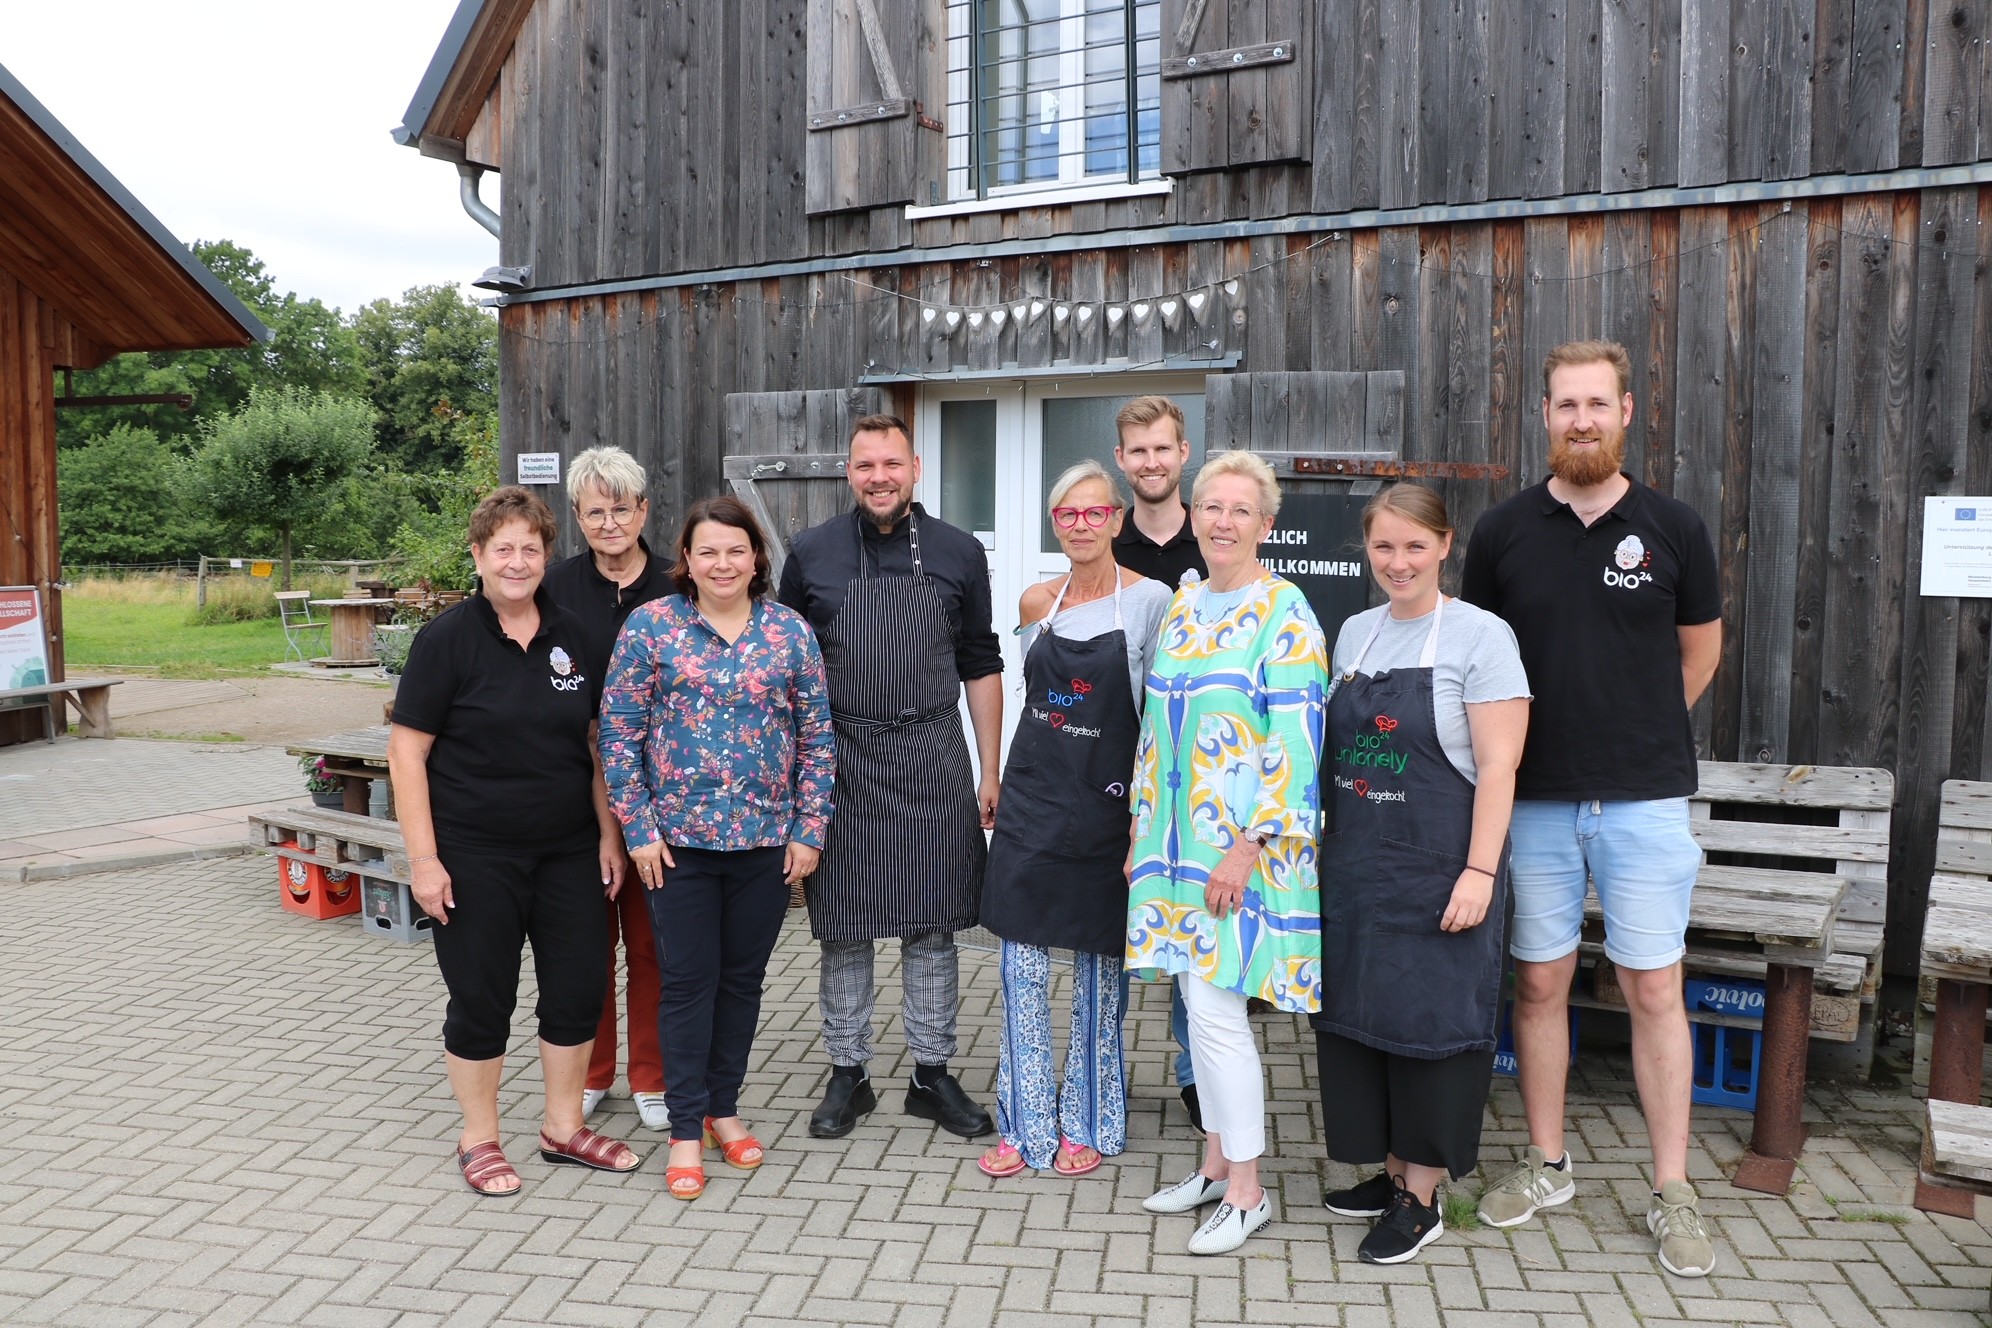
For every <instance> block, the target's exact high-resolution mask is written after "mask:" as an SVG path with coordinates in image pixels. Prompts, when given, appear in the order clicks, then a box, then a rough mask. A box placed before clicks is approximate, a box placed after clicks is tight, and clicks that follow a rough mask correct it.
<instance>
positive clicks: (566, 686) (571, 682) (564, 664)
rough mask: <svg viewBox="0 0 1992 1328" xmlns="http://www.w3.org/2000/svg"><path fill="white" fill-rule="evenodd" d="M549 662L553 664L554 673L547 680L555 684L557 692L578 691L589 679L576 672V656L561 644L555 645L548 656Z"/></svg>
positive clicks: (554, 687) (554, 688)
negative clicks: (570, 653)
mask: <svg viewBox="0 0 1992 1328" xmlns="http://www.w3.org/2000/svg"><path fill="white" fill-rule="evenodd" d="M547 663H548V664H551V665H552V666H553V675H554V676H553V677H551V678H548V679H547V681H548V682H550V683H552V684H553V690H554V691H556V692H578V691H580V690H581V686H582V684H583V683H585V682H587V681H588V680H587V679H586V678H584V677H582V676H581V675H580V674H578V673H576V672H574V657H573V656H572V655H569V654H568V653H567V652H566V651H565V650H562V649H561V648H560V647H559V646H555V647H554V648H553V653H552V654H550V655H548V656H547Z"/></svg>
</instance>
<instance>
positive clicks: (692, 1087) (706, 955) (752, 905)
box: [644, 845, 788, 1141]
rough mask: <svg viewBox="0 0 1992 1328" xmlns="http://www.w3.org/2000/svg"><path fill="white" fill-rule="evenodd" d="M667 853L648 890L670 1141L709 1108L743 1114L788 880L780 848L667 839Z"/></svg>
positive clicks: (695, 1127)
mask: <svg viewBox="0 0 1992 1328" xmlns="http://www.w3.org/2000/svg"><path fill="white" fill-rule="evenodd" d="M671 856H672V858H673V859H674V860H675V861H676V862H677V864H678V865H677V866H675V867H672V868H670V869H669V870H667V871H666V872H665V873H664V885H663V888H661V889H657V890H647V891H645V892H644V898H645V899H646V900H648V901H649V904H650V929H651V933H652V934H653V936H655V938H656V942H657V975H658V980H659V981H658V996H657V1042H658V1045H659V1047H660V1048H661V1049H662V1050H663V1053H664V1103H665V1105H666V1106H668V1107H669V1108H670V1109H671V1138H672V1139H673V1140H674V1141H675V1140H679V1139H697V1138H699V1137H700V1135H701V1133H702V1131H703V1129H704V1120H705V1118H706V1117H707V1116H718V1117H722V1118H724V1117H727V1116H737V1115H739V1114H740V1084H741V1082H742V1081H743V1080H744V1079H746V1077H747V1059H748V1057H749V1056H750V1055H751V1054H752V1053H753V1050H754V1029H755V1028H756V1026H757V1025H758V1024H759V1023H760V1021H761V988H762V985H763V983H764V982H765V980H766V978H767V975H768V956H769V955H771V954H773V953H774V949H775V941H776V940H777V939H778V938H779V937H780V936H781V933H782V920H783V919H784V918H786V917H787V916H788V886H787V885H786V884H784V883H783V881H782V857H783V850H782V849H779V848H749V849H739V850H736V851H734V852H720V851H717V850H713V849H702V848H679V847H678V846H676V845H673V846H672V848H671Z"/></svg>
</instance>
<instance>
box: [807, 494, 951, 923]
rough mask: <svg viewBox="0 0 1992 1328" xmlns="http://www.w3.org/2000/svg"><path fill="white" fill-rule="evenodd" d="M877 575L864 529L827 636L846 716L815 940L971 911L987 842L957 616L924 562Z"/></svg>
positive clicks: (813, 888) (817, 894)
mask: <svg viewBox="0 0 1992 1328" xmlns="http://www.w3.org/2000/svg"><path fill="white" fill-rule="evenodd" d="M907 520H908V521H909V522H911V523H912V524H911V526H910V528H909V529H908V532H907V534H908V539H909V541H910V543H911V545H912V553H913V575H912V576H910V577H906V576H892V577H883V576H874V575H872V573H871V571H870V569H869V565H868V564H867V563H866V561H865V551H864V532H863V530H862V529H861V528H860V527H858V526H857V525H856V523H853V525H852V529H853V531H854V532H855V533H856V535H857V537H858V541H859V547H858V576H857V579H856V580H854V581H852V582H851V583H850V584H849V585H848V586H847V587H846V588H845V593H844V607H843V608H842V609H841V610H840V611H839V612H838V614H837V616H836V618H834V619H833V620H832V621H831V622H830V623H829V625H828V626H826V627H823V628H821V629H820V630H819V631H818V632H817V634H816V639H817V642H818V643H819V644H820V645H821V646H822V648H823V666H824V671H825V673H827V674H828V676H829V681H830V718H831V720H832V722H833V723H834V724H835V726H836V730H837V787H836V805H837V814H836V815H835V816H834V817H832V818H831V821H830V830H829V834H828V836H827V838H826V839H825V841H824V844H823V858H822V861H821V862H819V863H818V864H817V868H816V872H815V874H814V875H813V876H811V877H810V878H809V886H808V895H807V897H808V901H809V925H810V930H811V931H812V932H813V933H814V934H815V936H816V939H817V940H819V941H865V940H878V939H881V938H883V937H888V936H900V937H904V936H917V935H920V934H922V933H924V932H935V931H950V932H951V931H960V930H962V929H963V928H966V927H971V926H974V925H975V920H976V915H977V914H978V912H979V911H980V909H981V904H982V864H983V860H984V858H985V857H986V856H987V853H988V848H987V842H986V841H985V840H984V838H983V834H982V818H981V815H980V813H979V811H978V810H977V807H976V802H975V775H974V771H973V769H972V768H971V767H970V765H969V760H968V743H967V741H966V740H965V739H964V738H963V736H962V727H961V716H960V711H959V710H957V709H956V701H957V698H958V697H959V696H960V692H961V681H960V675H959V674H958V673H957V671H956V669H955V630H954V625H953V623H951V622H950V621H949V620H948V614H947V609H946V607H945V606H944V605H943V604H942V603H941V596H940V592H939V591H938V590H936V589H935V586H934V583H933V582H932V581H931V580H929V579H928V578H927V576H926V574H925V572H924V570H923V569H922V566H921V562H920V518H919V517H918V516H917V515H915V514H913V513H908V514H907Z"/></svg>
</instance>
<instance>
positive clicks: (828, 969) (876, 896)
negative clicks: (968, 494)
mask: <svg viewBox="0 0 1992 1328" xmlns="http://www.w3.org/2000/svg"><path fill="white" fill-rule="evenodd" d="M844 473H845V478H846V479H847V480H848V482H849V483H850V486H851V493H852V494H853V496H854V497H855V498H856V500H857V501H856V504H855V505H854V506H853V507H852V509H851V510H850V511H848V512H846V513H844V514H843V515H842V516H836V517H832V518H831V519H830V520H828V521H825V522H823V523H822V524H821V525H818V526H812V527H811V528H810V529H808V530H805V531H803V532H802V533H801V534H800V535H798V536H796V537H795V541H794V544H793V545H792V547H791V549H790V551H789V557H788V561H787V563H786V564H785V565H784V566H783V568H782V584H781V593H780V596H779V598H780V600H781V602H782V603H783V604H785V605H787V606H788V607H789V608H792V609H794V610H796V611H797V612H799V613H802V614H803V615H805V616H806V617H808V619H809V621H810V625H811V626H812V627H814V628H815V629H816V637H817V641H818V642H819V644H821V646H822V647H823V664H824V669H825V672H826V673H827V674H828V676H829V683H830V718H831V722H832V724H833V726H834V727H835V729H836V734H837V784H836V791H835V799H836V807H837V814H836V816H835V817H833V818H832V820H831V822H830V829H829V833H828V835H827V837H826V838H825V840H824V844H823V857H822V860H821V862H820V863H819V864H818V866H817V869H816V874H815V875H814V876H812V877H811V878H810V880H809V883H808V886H807V887H806V891H805V893H806V897H807V899H808V902H809V923H810V929H811V930H812V931H813V932H814V933H815V935H816V939H817V941H818V943H819V944H820V945H821V946H822V950H823V958H822V968H821V970H820V972H819V973H818V977H817V1002H818V1005H819V1006H820V1008H821V1010H822V1014H823V1042H824V1047H825V1049H826V1050H827V1051H828V1052H829V1053H830V1062H831V1067H832V1069H831V1075H830V1082H829V1084H828V1085H827V1087H826V1088H825V1091H824V1094H823V1101H822V1103H821V1105H819V1106H818V1107H817V1109H816V1112H815V1114H814V1115H812V1116H811V1117H810V1118H809V1132H810V1134H812V1135H814V1136H815V1137H817V1138H819V1139H836V1138H841V1137H842V1136H844V1135H846V1134H849V1133H850V1132H851V1131H852V1129H854V1128H855V1127H856V1126H857V1123H858V1119H859V1117H861V1116H863V1115H865V1114H866V1113H868V1112H870V1111H871V1110H873V1109H874V1108H875V1107H876V1106H877V1105H878V1098H877V1095H876V1093H875V1092H874V1091H873V1089H872V1084H871V1078H870V1076H869V1075H868V1074H867V1073H866V1069H865V1066H866V1063H867V1062H868V1061H870V1059H871V1053H872V1048H871V1032H872V1029H871V1024H872V996H873V986H872V956H873V951H874V948H875V942H877V941H879V940H882V939H885V938H887V937H898V938H899V943H900V980H901V985H902V988H903V996H902V1001H901V1006H900V1010H901V1014H902V1017H903V1022H904V1024H905V1027H906V1043H907V1048H908V1050H910V1051H911V1052H912V1053H913V1060H914V1068H913V1076H912V1080H911V1082H910V1083H909V1084H908V1085H907V1089H906V1110H907V1112H908V1113H909V1114H911V1115H914V1116H920V1117H924V1118H925V1119H927V1120H931V1121H935V1122H937V1123H938V1124H939V1125H940V1126H941V1128H942V1129H945V1130H948V1131H950V1132H951V1133H954V1134H958V1135H961V1136H962V1137H963V1138H967V1139H973V1138H975V1137H977V1136H978V1135H984V1134H988V1133H989V1132H990V1131H991V1130H994V1129H995V1128H996V1126H995V1123H994V1122H993V1121H991V1120H990V1118H989V1113H988V1112H987V1111H985V1110H983V1109H982V1108H981V1107H979V1106H977V1105H976V1104H975V1103H974V1102H973V1101H971V1100H970V1099H969V1097H968V1094H967V1093H966V1092H964V1091H963V1090H962V1086H961V1084H960V1082H959V1081H958V1080H956V1078H955V1077H954V1075H953V1074H951V1073H950V1072H949V1070H948V1061H949V1059H950V1058H951V1057H952V1056H953V1055H954V1051H955V1015H956V1013H957V1012H958V1010H959V1007H960V996H959V983H958V971H959V966H958V957H957V954H956V950H955V944H954V933H955V932H957V931H960V930H961V929H962V928H964V927H972V926H974V925H975V922H976V919H977V917H978V916H979V914H980V911H981V906H982V871H983V861H984V858H985V856H986V854H987V851H988V850H987V842H986V841H985V840H984V838H983V835H982V832H983V831H984V830H986V829H988V828H989V827H991V826H992V825H994V824H995V822H996V799H997V786H998V772H999V769H1000V757H999V751H1000V744H1001V742H1002V733H1003V680H1002V671H1003V656H1002V654H1001V652H1000V650H999V649H998V646H997V643H996V631H995V628H994V626H993V624H992V620H991V611H990V597H989V559H988V555H987V554H985V553H984V552H983V550H982V545H981V544H980V543H979V542H978V541H977V540H976V538H975V537H974V536H973V535H971V534H969V533H968V532H967V531H964V530H958V529H956V528H955V527H953V526H950V525H948V524H947V523H946V522H944V521H941V520H939V519H938V518H936V517H932V516H929V515H928V514H927V512H926V510H925V509H924V508H922V507H921V506H920V504H918V503H916V502H914V501H913V486H914V485H916V484H918V483H919V481H920V458H919V456H918V455H917V454H915V452H914V451H913V441H912V437H911V435H910V433H909V432H908V431H907V428H906V425H905V423H904V422H903V421H901V420H900V419H898V418H897V417H895V416H891V415H867V416H865V417H864V418H863V419H860V420H857V421H856V422H855V423H854V424H853V425H852V433H851V453H850V460H849V462H848V464H847V465H846V466H845V472H844ZM964 689H965V690H966V691H967V694H968V714H969V720H970V722H971V723H973V724H974V726H975V746H976V754H977V763H978V765H979V766H980V769H981V772H982V773H981V778H980V781H979V782H978V781H977V779H976V778H975V776H974V775H973V774H972V773H971V770H970V767H969V761H968V745H967V743H966V742H964V741H963V736H962V725H961V719H960V718H959V712H958V711H957V710H956V709H955V704H956V701H957V700H958V698H959V697H960V696H961V694H962V692H963V690H964Z"/></svg>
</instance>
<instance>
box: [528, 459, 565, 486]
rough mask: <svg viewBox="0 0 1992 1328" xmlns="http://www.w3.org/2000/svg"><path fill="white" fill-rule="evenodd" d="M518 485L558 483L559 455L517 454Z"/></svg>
mask: <svg viewBox="0 0 1992 1328" xmlns="http://www.w3.org/2000/svg"><path fill="white" fill-rule="evenodd" d="M519 483H521V484H558V483H560V453H558V452H521V453H519Z"/></svg>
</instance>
